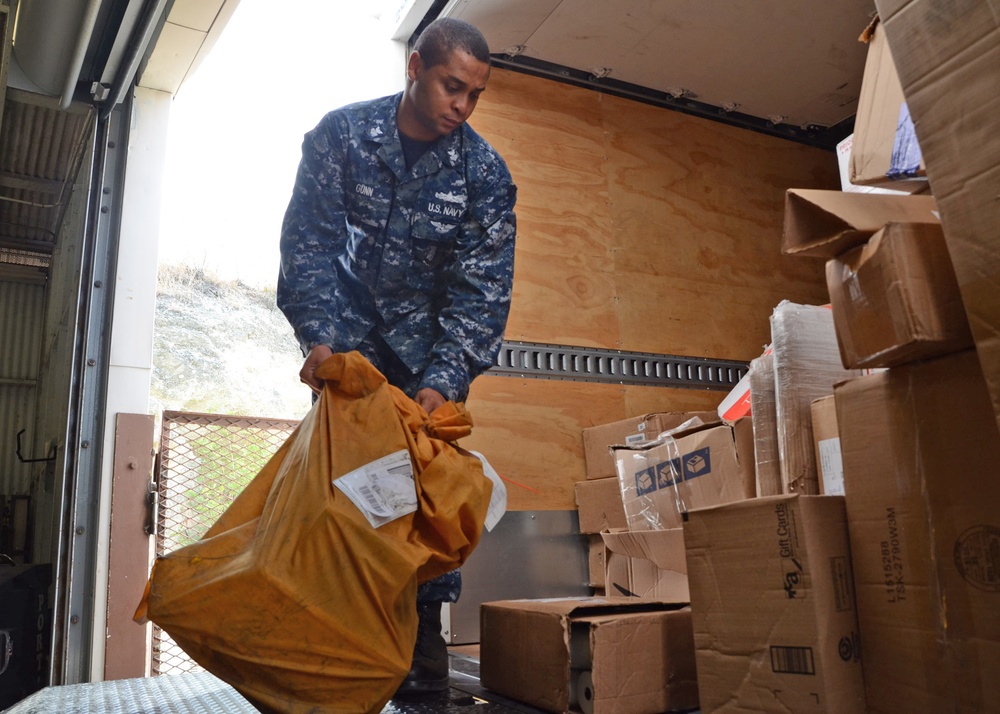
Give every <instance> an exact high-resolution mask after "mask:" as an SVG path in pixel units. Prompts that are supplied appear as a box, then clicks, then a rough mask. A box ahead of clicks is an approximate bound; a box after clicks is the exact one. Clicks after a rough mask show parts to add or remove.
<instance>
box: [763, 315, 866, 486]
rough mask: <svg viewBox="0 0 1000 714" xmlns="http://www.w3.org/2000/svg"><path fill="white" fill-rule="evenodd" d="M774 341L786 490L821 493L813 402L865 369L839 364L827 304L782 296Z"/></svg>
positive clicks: (774, 318) (773, 322)
mask: <svg viewBox="0 0 1000 714" xmlns="http://www.w3.org/2000/svg"><path fill="white" fill-rule="evenodd" d="M771 344H772V347H773V349H774V395H775V408H776V415H777V434H778V454H779V457H780V460H781V483H782V489H783V490H784V492H785V493H807V494H818V493H819V480H818V474H817V470H816V456H815V453H814V450H813V433H812V414H811V412H810V404H812V402H813V400H814V399H818V398H819V397H825V396H827V395H829V394H833V385H834V384H836V383H837V382H841V381H843V380H845V379H849V378H851V377H854V376H858V375H860V374H861V372H860V371H859V370H848V369H844V367H843V365H842V364H841V361H840V347H839V346H838V344H837V335H836V332H835V331H834V328H833V314H832V312H831V310H830V308H829V307H819V306H816V305H798V304H796V303H792V302H789V301H787V300H783V301H782V302H781V303H779V304H778V306H777V307H776V308H774V312H773V313H772V314H771Z"/></svg>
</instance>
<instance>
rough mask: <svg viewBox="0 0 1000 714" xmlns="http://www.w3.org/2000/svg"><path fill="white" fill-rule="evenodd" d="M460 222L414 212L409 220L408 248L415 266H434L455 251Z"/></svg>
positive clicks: (441, 262) (440, 263)
mask: <svg viewBox="0 0 1000 714" xmlns="http://www.w3.org/2000/svg"><path fill="white" fill-rule="evenodd" d="M459 227H460V223H459V222H457V221H455V220H454V219H442V218H439V217H437V216H433V217H432V216H428V215H426V214H415V215H414V216H413V219H412V221H411V222H410V249H411V251H412V253H413V262H414V263H415V264H416V265H417V267H422V268H436V267H439V266H441V265H442V264H443V263H444V262H445V261H447V260H448V259H449V258H450V257H451V255H452V253H454V252H455V243H456V242H457V241H458V231H459Z"/></svg>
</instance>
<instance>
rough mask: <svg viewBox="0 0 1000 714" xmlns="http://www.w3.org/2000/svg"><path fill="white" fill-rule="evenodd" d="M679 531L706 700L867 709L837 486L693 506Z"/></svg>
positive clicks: (735, 708) (711, 703)
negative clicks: (833, 492)
mask: <svg viewBox="0 0 1000 714" xmlns="http://www.w3.org/2000/svg"><path fill="white" fill-rule="evenodd" d="M684 540H685V543H686V545H687V562H688V574H689V578H690V583H691V612H692V620H693V624H694V640H695V660H696V663H697V667H698V689H699V692H700V698H701V708H702V710H703V711H705V712H775V713H778V712H780V713H781V714H786V713H787V712H827V713H833V712H844V713H845V714H847V713H850V714H856V713H857V712H864V711H865V702H864V684H863V682H862V672H861V662H860V661H859V652H858V638H859V636H858V624H857V612H856V610H855V607H854V588H853V582H852V577H851V560H850V558H851V553H850V546H849V543H848V535H847V517H846V513H845V509H844V499H843V498H842V497H839V496H797V495H783V496H771V497H768V498H757V499H753V500H750V501H741V502H739V503H731V504H728V505H725V506H718V507H716V508H710V509H702V510H697V511H691V512H689V513H688V515H687V520H686V522H685V523H684ZM865 636H866V637H867V633H866V634H865ZM903 711H907V710H906V709H903V708H900V709H897V712H903Z"/></svg>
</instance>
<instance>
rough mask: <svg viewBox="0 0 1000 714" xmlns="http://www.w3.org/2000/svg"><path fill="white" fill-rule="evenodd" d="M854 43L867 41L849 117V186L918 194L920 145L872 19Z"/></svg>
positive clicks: (922, 180)
mask: <svg viewBox="0 0 1000 714" xmlns="http://www.w3.org/2000/svg"><path fill="white" fill-rule="evenodd" d="M860 39H861V40H862V41H863V42H867V43H868V59H867V60H866V61H865V73H864V76H863V77H862V79H861V95H860V97H859V98H858V111H857V114H856V115H855V119H854V142H853V146H852V149H851V162H850V163H851V171H850V179H851V183H854V184H861V185H868V186H886V187H890V188H897V189H904V190H905V189H908V190H909V191H910V192H913V191H919V190H924V189H926V188H927V172H926V170H925V168H924V162H923V157H922V156H921V153H920V144H919V142H918V141H917V137H916V133H915V131H914V127H913V120H912V119H911V117H910V113H909V111H908V109H907V106H906V101H905V99H904V98H903V87H902V85H900V83H899V75H898V74H897V73H896V64H895V62H893V59H892V51H891V50H890V49H889V42H888V40H886V38H885V32H884V31H883V30H882V28H881V27H880V26H879V22H878V17H877V16H876V18H875V19H874V20H873V21H872V24H870V25H869V26H868V27H867V28H866V29H865V32H864V33H862V35H861V38H860Z"/></svg>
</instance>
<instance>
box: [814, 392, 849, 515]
mask: <svg viewBox="0 0 1000 714" xmlns="http://www.w3.org/2000/svg"><path fill="white" fill-rule="evenodd" d="M810 411H811V413H812V427H813V444H814V446H815V450H816V469H817V471H818V472H819V492H820V493H821V494H825V495H827V496H843V495H844V460H843V459H842V458H841V456H840V431H839V430H838V429H837V406H836V404H835V403H834V396H833V395H832V394H831V395H830V396H829V397H821V398H820V399H817V400H816V401H814V402H813V403H812V404H811V405H810Z"/></svg>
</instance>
